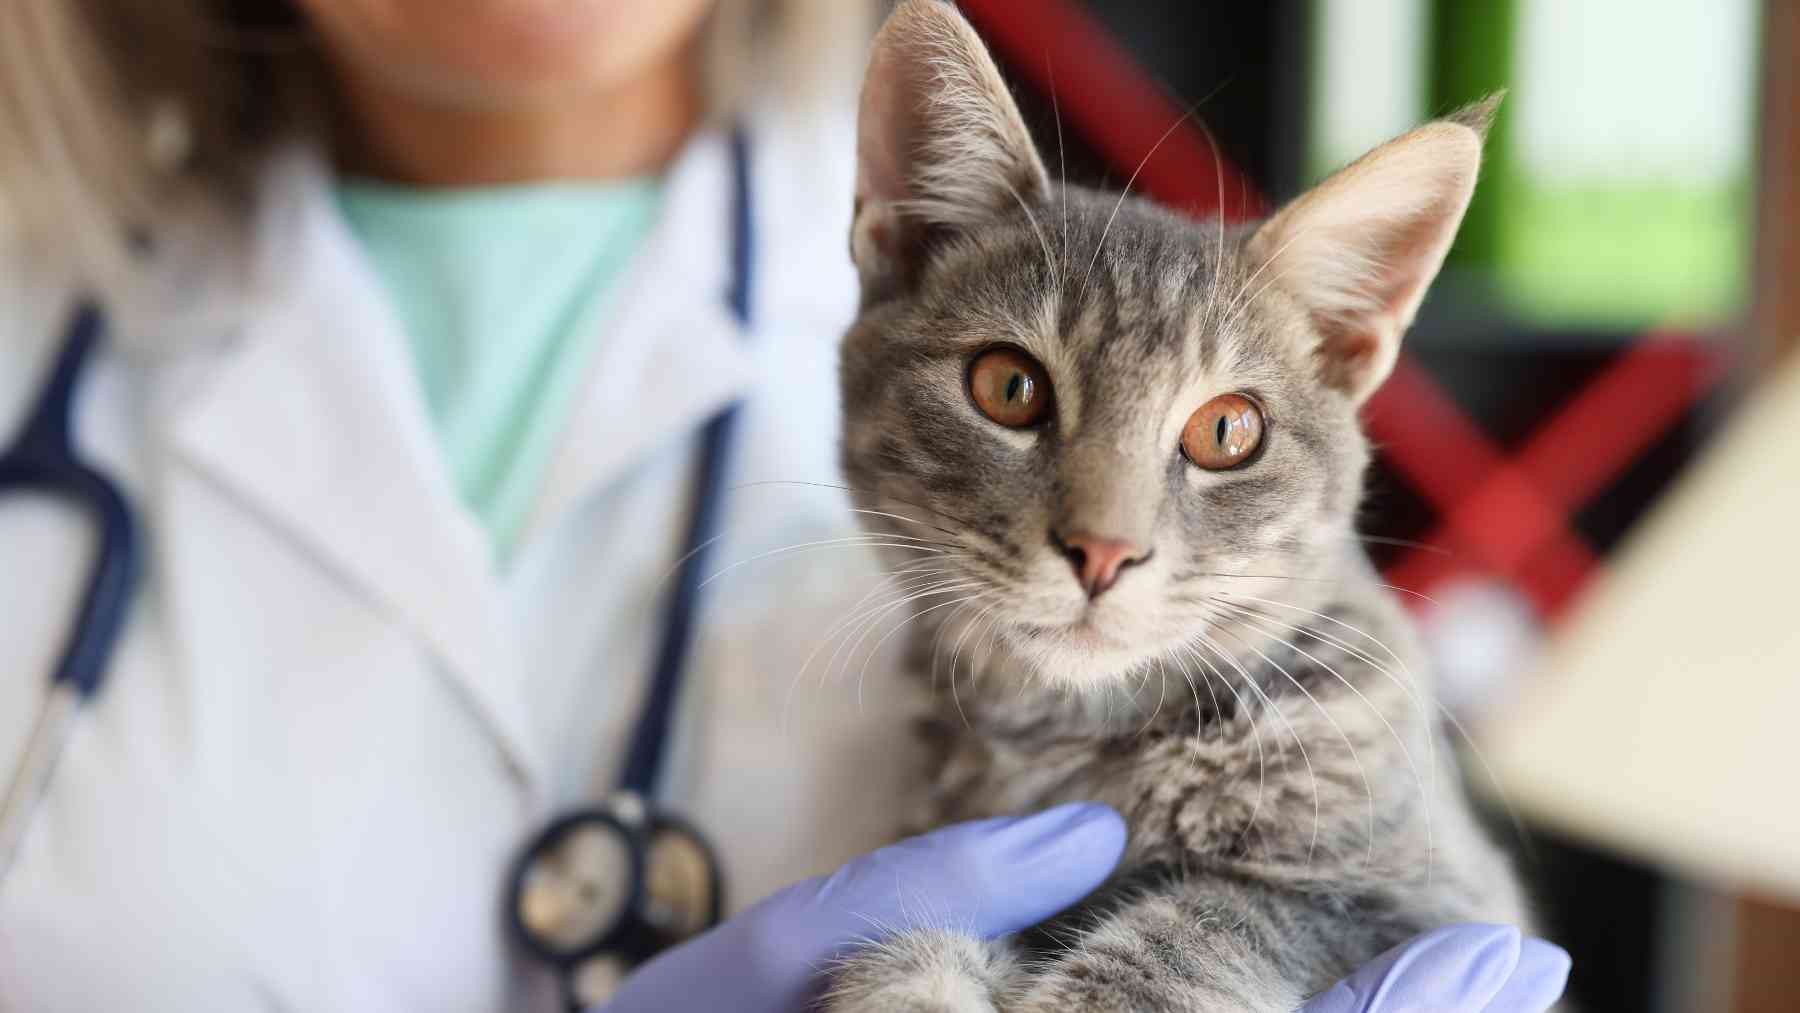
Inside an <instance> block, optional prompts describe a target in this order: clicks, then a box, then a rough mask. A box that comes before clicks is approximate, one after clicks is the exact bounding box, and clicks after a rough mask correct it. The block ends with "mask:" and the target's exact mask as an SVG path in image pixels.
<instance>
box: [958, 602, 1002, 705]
mask: <svg viewBox="0 0 1800 1013" xmlns="http://www.w3.org/2000/svg"><path fill="white" fill-rule="evenodd" d="M998 607H999V603H998V602H994V603H991V604H989V605H987V606H986V607H985V608H983V609H982V610H981V611H980V612H977V613H975V618H974V619H972V620H970V621H969V624H968V625H967V626H964V627H963V629H962V632H961V633H959V634H957V637H956V645H955V646H954V647H952V648H951V649H950V700H951V702H953V703H954V704H956V713H957V716H958V717H961V718H962V723H963V727H964V728H968V727H969V715H968V712H966V711H964V710H963V705H962V697H961V696H959V695H958V694H957V690H956V679H957V674H956V670H957V659H958V658H960V657H962V649H963V641H964V640H966V639H967V638H968V636H969V633H970V632H971V631H972V630H974V629H975V627H977V626H979V625H980V624H981V620H982V619H983V618H985V617H986V616H987V614H988V613H989V612H992V611H994V609H996V608H998ZM969 667H970V671H971V673H973V670H974V661H973V659H971V661H970V663H969Z"/></svg>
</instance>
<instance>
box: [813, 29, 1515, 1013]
mask: <svg viewBox="0 0 1800 1013" xmlns="http://www.w3.org/2000/svg"><path fill="white" fill-rule="evenodd" d="M946 68H948V69H946ZM972 106H978V107H979V108H971V107H972ZM1490 112H1491V108H1489V109H1481V110H1476V111H1474V112H1473V113H1470V114H1465V115H1464V117H1463V118H1461V119H1455V120H1450V121H1442V122H1440V123H1437V124H1432V125H1429V126H1427V127H1425V128H1421V130H1420V131H1415V132H1414V133H1413V134H1409V135H1407V136H1406V137H1403V138H1401V139H1399V140H1397V141H1395V142H1392V143H1391V144H1390V145H1388V146H1385V147H1384V148H1383V149H1379V150H1377V151H1376V152H1374V153H1372V154H1371V155H1370V156H1367V157H1366V158H1365V159H1364V160H1362V161H1360V162H1358V163H1356V164H1355V165H1353V166H1351V167H1350V168H1348V169H1346V170H1344V172H1343V173H1340V174H1339V176H1337V177H1334V178H1333V180H1332V181H1328V183H1327V184H1325V185H1323V186H1321V188H1319V189H1318V190H1315V191H1314V192H1313V194H1312V195H1310V196H1309V197H1308V198H1303V199H1302V200H1301V201H1297V202H1296V203H1295V204H1293V205H1290V206H1289V208H1288V209H1286V210H1284V211H1283V212H1282V213H1281V214H1279V215H1277V216H1276V218H1274V219H1272V220H1271V221H1270V222H1268V223H1265V224H1262V225H1259V226H1253V227H1248V228H1237V227H1230V226H1227V225H1225V224H1224V223H1222V222H1220V221H1217V220H1209V221H1205V222H1195V221H1193V220H1191V219H1187V218H1183V217H1180V216H1177V215H1174V214H1172V213H1170V212H1167V211H1165V210H1162V209H1160V208H1158V207H1156V206H1154V205H1152V204H1150V203H1148V202H1145V201H1141V200H1138V199H1136V198H1133V197H1129V196H1122V195H1120V194H1117V193H1102V192H1098V191H1092V190H1087V189H1083V188H1079V187H1071V186H1064V185H1061V184H1060V183H1057V182H1054V181H1052V180H1051V179H1050V178H1049V176H1048V174H1047V173H1045V172H1044V170H1043V166H1042V163H1041V160H1040V159H1039V157H1038V155H1037V153H1036V152H1035V150H1033V149H1031V148H1030V141H1029V138H1028V137H1027V135H1026V134H1025V130H1024V127H1023V125H1022V123H1021V122H1020V120H1019V117H1018V113H1017V110H1016V109H1015V108H1014V106H1013V104H1012V100H1011V98H1010V96H1009V95H1007V94H1006V91H1005V88H1004V86H1003V85H1001V84H1000V83H999V76H998V73H997V72H996V71H994V69H993V66H992V63H991V61H989V60H988V58H987V56H986V54H985V51H983V50H982V48H981V44H980V42H979V40H978V39H977V38H976V37H975V35H974V33H973V32H972V31H970V30H969V29H968V26H967V25H966V24H965V23H963V21H962V19H961V17H960V16H959V15H957V14H956V13H955V11H954V8H952V7H950V6H949V5H946V4H941V3H938V2H937V0H904V2H902V3H901V4H900V5H899V7H898V8H897V10H896V12H895V14H894V15H893V17H892V18H891V19H890V21H889V23H888V25H887V26H886V27H885V28H884V29H883V32H882V35H881V36H880V38H879V39H878V40H877V43H876V52H875V56H874V58H873V60H872V64H871V72H870V80H869V83H868V84H867V85H866V87H865V101H864V107H863V123H862V125H861V128H860V130H861V142H862V147H863V152H862V155H863V160H864V167H863V171H862V172H861V173H860V174H859V183H858V193H857V214H856V224H855V227H854V232H853V236H852V251H853V255H854V256H855V257H856V259H857V261H858V266H859V269H860V270H861V271H862V276H863V293H864V299H863V307H862V312H861V314H860V316H859V318H858V319H857V321H856V322H855V324H854V325H853V326H852V328H851V329H850V331H849V333H848V334H847V336H846V337H845V340H844V346H843V357H842V393H843V402H844V415H845V433H844V438H843V464H844V468H845V471H846V474H847V476H848V480H849V482H850V485H851V487H852V489H853V493H854V497H855V499H856V501H857V505H858V506H859V507H860V508H862V509H863V510H864V511H865V513H864V514H863V516H864V517H865V519H866V521H867V523H868V526H869V527H870V528H871V529H872V530H874V531H877V532H880V533H882V534H883V535H885V536H887V537H885V538H884V539H883V541H884V542H887V543H890V544H892V545H903V544H904V545H910V546H913V548H893V549H889V550H887V551H888V552H889V554H890V562H891V564H892V566H891V569H892V571H893V573H892V579H893V580H894V581H895V587H896V589H897V590H898V591H899V592H902V593H906V594H912V595H916V596H918V597H917V598H916V601H915V605H914V608H913V611H914V612H921V613H922V614H920V615H919V616H918V619H917V622H916V623H915V624H914V626H913V632H914V635H915V637H916V644H917V651H916V663H915V665H914V668H915V670H916V674H917V676H918V677H919V678H922V679H930V680H932V681H933V683H934V684H935V686H936V688H937V692H936V694H935V698H936V699H937V700H938V702H939V706H938V712H937V713H936V715H935V716H934V718H933V719H932V720H931V721H929V722H927V724H926V726H925V727H924V728H923V730H922V733H923V734H925V735H927V736H929V737H930V738H931V740H932V742H933V743H934V745H935V748H936V750H937V757H938V762H937V765H936V775H935V778H934V780H933V782H932V783H931V784H930V785H929V786H928V787H927V790H925V791H924V792H923V793H922V794H923V799H922V801H921V803H920V809H919V812H918V814H917V817H916V820H915V824H916V825H915V826H913V827H910V828H909V829H921V828H924V827H928V826H932V825H937V824H940V823H944V822H949V821H954V820H961V819H969V818H976V817H982V816H991V815H1003V814H1015V813H1020V812H1024V811H1030V810H1034V809H1038V808H1042V807H1045V806H1048V805H1052V804H1055V803H1059V802H1064V801H1073V800H1080V799H1095V800H1100V801H1104V802H1107V803H1109V804H1111V805H1112V806H1114V807H1115V808H1117V809H1118V810H1119V811H1120V813H1122V814H1123V815H1124V817H1125V819H1126V821H1127V823H1128V825H1129V827H1130V838H1129V844H1128V848H1127V854H1126V857H1125V859H1124V861H1123V863H1122V864H1121V866H1120V868H1119V871H1118V872H1117V874H1116V875H1115V876H1114V878H1113V879H1112V880H1111V881H1110V882H1109V883H1108V884H1107V885H1106V886H1104V887H1103V888H1102V889H1101V890H1100V891H1098V892H1097V893H1096V894H1095V895H1094V896H1093V897H1091V898H1089V899H1088V900H1087V901H1086V902H1085V903H1083V904H1082V905H1081V906H1080V907H1079V908H1077V909H1076V910H1072V911H1069V912H1065V913H1064V914H1062V915H1060V916H1058V917H1057V918H1055V919H1053V920H1052V921H1051V922H1049V923H1047V924H1045V925H1042V926H1039V927H1037V928H1036V929H1034V930H1032V931H1030V932H1027V933H1023V934H1021V935H1020V936H1018V937H1015V938H1011V939H1007V940H1002V941H997V942H983V941H980V940H976V939H973V938H971V937H968V936H966V935H963V934H960V933H958V932H957V931H956V927H955V926H953V925H926V926H919V927H917V929H916V930H915V931H910V932H904V933H902V934H900V935H897V936H895V937H893V938H890V939H888V940H886V941H884V942H882V943H880V944H878V945H874V946H871V947H869V948H868V949H865V950H863V951H861V952H859V953H857V954H854V955H852V956H851V957H850V958H848V959H847V960H846V961H845V962H844V963H843V964H842V965H841V966H840V967H838V968H837V969H836V972H835V973H834V975H833V980H832V987H831V991H830V993H829V995H828V997H827V999H826V1006H827V1007H828V1008H830V1009H833V1010H839V1011H873V1010H907V1011H977V1010H995V1011H1007V1013H1029V1011H1039V1010H1067V1009H1083V1010H1087V1009H1092V1010H1121V1011H1123V1010H1132V1011H1139V1010H1142V1011H1150V1010H1176V1009H1179V1010H1201V1011H1213V1010H1217V1011H1225V1010H1233V1011H1238V1010H1254V1011H1263V1010H1269V1011H1274V1010H1293V1009H1295V1008H1296V1007H1297V1006H1299V1005H1300V1004H1301V1003H1302V1002H1303V1001H1304V1000H1305V998H1306V997H1307V996H1309V995H1311V994H1313V993H1315V992H1317V991H1319V990H1320V989H1323V988H1325V987H1326V986H1328V985H1329V984H1331V983H1332V982H1333V981H1335V980H1337V979H1338V978H1339V977H1341V976H1343V975H1344V974H1346V973H1348V972H1349V971H1351V970H1353V969H1354V968H1355V967H1356V966H1357V965H1359V964H1360V963H1362V962H1363V961H1365V960H1367V959H1369V958H1371V957H1373V956H1375V955H1376V954H1378V953H1379V952H1381V951H1382V950H1384V949H1386V948H1388V947H1389V946H1392V945H1394V944H1395V943H1397V942H1400V941H1402V940H1404V939H1406V938H1408V937H1410V936H1412V935H1414V934H1416V933H1418V932H1420V931H1423V930H1425V929H1428V928H1431V927H1434V926H1437V925H1440V924H1443V923H1446V922H1453V921H1469V920H1484V921H1500V922H1512V923H1515V924H1524V923H1525V922H1526V921H1527V914H1526V911H1525V909H1524V905H1523V902H1522V899H1521V895H1520V891H1519V888H1518V886H1517V883H1516V881H1515V879H1514V876H1513V874H1512V872H1511V870H1510V869H1509V867H1508V864H1507V862H1506V860H1505V859H1504V858H1503V856H1502V855H1501V853H1500V852H1499V851H1498V850H1497V849H1496V848H1495V847H1494V846H1493V845H1492V844H1491V843H1490V842H1489V840H1488V839H1487V838H1486V837H1485V836H1484V834H1483V833H1482V831H1481V830H1480V829H1479V828H1478V827H1477V825H1476V822H1475V820H1474V818H1473V816H1472V814H1471V812H1470V809H1469V807H1468V804H1467V802H1466V800H1465V799H1464V797H1463V794H1462V788H1461V784H1460V781H1459V778H1458V771H1457V768H1456V765H1455V763H1454V762H1453V759H1452V757H1451V753H1450V749H1449V747H1448V745H1447V743H1446V742H1445V741H1444V740H1443V737H1442V734H1441V722H1440V720H1439V712H1438V708H1437V704H1436V702H1435V699H1434V697H1433V691H1432V686H1431V679H1430V676H1429V672H1427V671H1426V670H1425V668H1424V666H1423V664H1422V663H1421V655H1420V652H1419V649H1418V647H1417V645H1416V644H1415V642H1414V639H1413V636H1412V634H1411V631H1410V629H1409V627H1408V624H1407V620H1406V618H1405V615H1404V613H1403V611H1402V610H1401V609H1400V608H1399V607H1398V606H1397V605H1396V603H1395V602H1394V601H1393V600H1392V598H1391V596H1390V595H1389V594H1388V593H1387V592H1386V590H1385V589H1384V588H1383V586H1382V585H1381V584H1380V583H1379V582H1378V580H1377V579H1376V576H1375V574H1374V573H1373V571H1372V569H1371V567H1370V565H1369V564H1368V562H1367V560H1366V557H1365V556H1364V554H1363V553H1362V551H1361V549H1360V545H1359V543H1358V542H1357V540H1356V538H1355V536H1354V523H1353V522H1354V516H1355V512H1356V510H1357V507H1358V503H1359V499H1360V496H1361V489H1362V479H1363V472H1364V469H1365V467H1366V466H1367V463H1368V456H1369V450H1368V444H1367V441H1366V439H1365V438H1364V436H1363V435H1362V433H1361V431H1360V429H1359V427H1358V423H1357V409H1358V407H1359V404H1360V401H1361V399H1362V398H1363V397H1365V396H1366V395H1367V393H1368V392H1369V391H1370V390H1372V389H1373V388H1374V386H1375V385H1376V384H1377V383H1379V380H1380V378H1381V375H1384V374H1385V371H1386V369H1387V368H1388V365H1389V364H1391V362H1392V360H1393V346H1394V345H1395V344H1397V342H1398V341H1399V338H1400V335H1401V332H1402V331H1403V330H1404V328H1405V326H1406V324H1407V323H1408V322H1410V319H1411V315H1412V312H1413V310H1414V309H1416V307H1417V304H1418V300H1419V298H1420V297H1421V296H1422V294H1423V290H1424V287H1425V286H1426V285H1427V284H1429V282H1430V280H1431V276H1432V275H1434V274H1435V273H1436V271H1437V268H1438V265H1439V262H1440V261H1441V259H1442V257H1443V253H1444V249H1445V248H1446V247H1447V245H1448V242H1449V236H1451V235H1453V233H1454V231H1455V228H1456V225H1457V224H1458V222H1459V221H1460V218H1461V214H1462V210H1463V206H1464V205H1465V204H1466V201H1467V197H1468V192H1469V190H1470V189H1471V188H1472V187H1473V184H1474V171H1475V164H1476V162H1477V161H1478V157H1479V148H1480V136H1481V129H1480V128H1481V125H1482V122H1483V121H1484V118H1485V116H1486V115H1488V114H1489V113H1490ZM972 124H973V125H975V129H971V125H972ZM952 133H953V134H954V135H955V136H954V137H951V136H949V135H950V134H952ZM1021 145H1023V147H1021ZM1434 165H1436V166H1437V168H1436V169H1435V170H1434V169H1433V166H1434ZM1333 244H1337V246H1339V247H1342V251H1341V252H1342V255H1341V257H1338V258H1336V259H1334V253H1333V250H1334V245H1333ZM1289 250H1291V251H1294V256H1295V259H1294V260H1293V261H1292V262H1291V263H1290V262H1288V261H1285V260H1284V259H1283V258H1284V256H1286V253H1285V252H1284V251H1289ZM1334 265H1335V268H1336V270H1335V272H1334V270H1333V267H1334ZM1321 274H1323V275H1327V276H1328V277H1324V278H1321V277H1320V275H1321ZM1309 279H1310V281H1309ZM1347 292H1354V296H1353V297H1352V296H1349V295H1346V293H1347ZM997 344H1004V345H1009V346H1013V347H1016V348H1018V349H1021V350H1023V351H1025V352H1027V353H1029V354H1030V355H1031V356H1032V357H1033V358H1035V359H1036V360H1037V361H1038V362H1040V363H1041V364H1042V365H1043V367H1044V370H1045V373H1046V375H1047V376H1048V378H1049V380H1050V383H1051V386H1052V387H1053V390H1054V395H1055V407H1054V411H1053V414H1052V416H1051V417H1050V419H1049V420H1048V421H1046V422H1045V423H1044V424H1042V425H1040V426H1038V427H1035V428H1031V429H1023V430H1015V429H1006V428H1003V427H1001V426H999V425H996V424H995V423H994V422H992V421H990V420H989V419H987V418H986V417H985V416H984V415H982V414H981V413H980V411H979V410H978V409H977V408H976V406H975V405H974V403H973V401H972V399H971V397H970V395H969V393H968V381H967V373H968V369H969V364H970V362H971V361H972V359H973V358H974V357H975V356H977V355H979V354H980V353H981V352H983V351H984V350H986V349H988V348H991V347H993V346H995V345H997ZM1230 392H1244V393H1247V394H1250V395H1251V396H1253V397H1254V398H1255V400H1256V402H1257V403H1258V404H1260V405H1261V406H1262V409H1263V412H1264V415H1265V417H1266V420H1267V432H1266V436H1265V439H1264V441H1263V444H1262V446H1261V447H1260V448H1259V449H1258V451H1257V452H1256V453H1255V455H1254V456H1253V457H1252V458H1251V459H1250V460H1249V461H1247V462H1246V463H1245V464H1244V465H1242V466H1240V467H1238V468H1235V469H1232V470H1229V471H1218V472H1212V471H1204V470H1202V469H1200V468H1197V467H1195V466H1194V465H1193V464H1191V463H1189V462H1188V461H1187V460H1186V458H1184V457H1183V455H1182V454H1181V452H1180V450H1179V444H1180V434H1181V430H1182V427H1183V425H1184V423H1185V422H1186V420H1187V418H1188V417H1189V415H1190V414H1191V413H1192V412H1193V411H1194V410H1195V408H1197V407H1198V406H1199V405H1201V404H1203V403H1205V402H1206V401H1208V400H1209V399H1211V398H1213V397H1215V396H1217V395H1219V394H1223V393H1230ZM1071 528H1079V529H1082V530H1102V531H1105V532H1107V533H1109V534H1113V533H1116V534H1119V535H1121V536H1123V537H1128V538H1130V539H1132V540H1133V541H1135V542H1137V543H1138V544H1140V545H1144V546H1146V547H1148V548H1149V549H1150V554H1149V556H1148V557H1147V558H1146V559H1144V560H1143V561H1142V562H1141V563H1139V564H1138V565H1134V566H1132V567H1131V568H1130V569H1129V570H1128V571H1126V572H1125V573H1124V575H1123V576H1122V577H1121V578H1120V579H1119V581H1118V583H1117V585H1116V586H1114V587H1113V588H1112V589H1110V590H1108V591H1107V592H1106V593H1105V594H1103V595H1101V596H1099V597H1096V598H1092V599H1090V598H1089V597H1088V595H1087V594H1086V592H1085V591H1084V589H1083V588H1082V586H1081V585H1080V583H1079V582H1078V581H1077V580H1076V579H1075V578H1074V576H1073V574H1072V572H1071V568H1070V565H1069V562H1068V560H1067V559H1066V558H1064V556H1063V555H1062V553H1061V552H1060V551H1059V550H1058V549H1057V547H1056V545H1055V539H1054V538H1053V537H1052V532H1056V531H1063V530H1069V529H1071Z"/></svg>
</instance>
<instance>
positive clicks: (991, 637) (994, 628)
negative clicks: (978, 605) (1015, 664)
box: [969, 609, 1000, 689]
mask: <svg viewBox="0 0 1800 1013" xmlns="http://www.w3.org/2000/svg"><path fill="white" fill-rule="evenodd" d="M999 631H1000V612H999V610H998V609H996V610H995V611H994V613H993V614H992V615H991V616H989V617H988V628H987V633H986V637H987V646H986V647H985V648H978V649H980V650H982V651H983V652H984V653H983V654H982V661H981V669H986V668H988V667H989V666H991V665H992V664H993V663H994V651H995V650H996V649H997V647H996V643H995V641H996V637H997V636H998V634H999ZM979 674H980V670H978V669H977V668H976V665H975V653H974V651H973V650H972V651H970V652H969V687H970V688H971V689H973V688H974V686H975V678H976V676H977V675H979Z"/></svg>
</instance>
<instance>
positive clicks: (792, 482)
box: [732, 478, 974, 536]
mask: <svg viewBox="0 0 1800 1013" xmlns="http://www.w3.org/2000/svg"><path fill="white" fill-rule="evenodd" d="M770 485H788V486H795V487H798V488H803V489H835V490H837V491H838V492H846V493H850V494H851V495H855V494H856V490H855V489H852V488H851V487H850V486H848V485H845V484H843V483H842V482H813V481H802V480H799V479H788V478H764V479H758V480H756V481H753V482H740V483H738V484H737V485H734V486H732V488H733V489H755V488H760V487H762V486H770ZM881 498H882V499H883V500H892V501H893V502H895V503H899V504H901V505H902V506H909V507H913V508H914V509H917V510H923V511H925V512H926V513H928V514H935V515H936V516H938V517H941V518H943V519H944V520H947V521H953V522H955V523H956V524H957V525H958V526H959V527H961V528H964V529H968V528H972V527H974V525H973V524H971V523H970V522H969V521H968V520H967V519H966V518H962V517H958V516H956V515H955V514H951V513H946V512H944V511H943V510H940V509H938V508H936V507H930V506H926V505H925V504H923V503H914V502H913V501H912V500H908V499H901V498H900V497H898V496H894V495H891V494H889V493H886V492H884V493H882V494H881ZM852 509H853V510H854V511H858V512H860V511H861V510H862V509H863V508H860V507H856V508H852ZM876 512H877V513H881V511H876ZM887 516H891V517H893V518H895V519H897V520H904V521H907V522H909V523H912V524H919V525H923V526H925V527H937V526H936V525H933V524H931V523H930V522H928V521H922V520H919V519H918V518H916V517H905V516H903V515H900V514H888V515H887ZM937 530H939V531H942V532H944V533H945V534H947V535H952V536H954V535H955V534H956V533H957V532H956V531H955V530H953V529H951V528H945V527H937Z"/></svg>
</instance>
